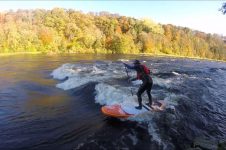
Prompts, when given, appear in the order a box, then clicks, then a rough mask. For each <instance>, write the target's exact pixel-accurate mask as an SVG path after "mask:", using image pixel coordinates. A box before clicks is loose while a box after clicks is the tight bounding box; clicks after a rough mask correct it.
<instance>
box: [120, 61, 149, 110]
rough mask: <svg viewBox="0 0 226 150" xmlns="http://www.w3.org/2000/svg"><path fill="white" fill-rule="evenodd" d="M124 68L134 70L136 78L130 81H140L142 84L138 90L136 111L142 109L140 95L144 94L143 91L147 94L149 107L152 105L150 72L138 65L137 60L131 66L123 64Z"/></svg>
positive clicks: (143, 66)
mask: <svg viewBox="0 0 226 150" xmlns="http://www.w3.org/2000/svg"><path fill="white" fill-rule="evenodd" d="M123 64H124V65H125V67H126V68H128V69H133V70H136V72H137V77H136V78H134V79H132V80H131V81H134V80H142V84H141V86H140V87H139V89H138V92H137V97H138V103H139V106H136V107H135V108H136V109H142V97H141V95H142V94H143V93H144V91H146V92H147V95H148V99H149V106H150V107H151V105H152V96H151V88H152V85H153V81H152V78H151V76H150V70H149V69H148V68H147V67H146V66H145V65H143V64H141V63H140V61H139V60H135V61H134V62H133V65H128V64H126V63H123Z"/></svg>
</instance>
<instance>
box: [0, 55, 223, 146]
mask: <svg viewBox="0 0 226 150" xmlns="http://www.w3.org/2000/svg"><path fill="white" fill-rule="evenodd" d="M134 58H138V59H142V60H146V63H147V64H149V65H150V66H152V68H153V70H157V71H156V72H154V74H153V76H154V77H156V80H155V78H154V87H153V92H152V93H153V94H154V97H160V98H161V99H164V98H165V97H167V95H166V93H170V94H171V95H174V96H171V97H170V101H171V102H172V103H173V102H175V103H176V104H175V108H176V111H175V112H170V111H164V112H162V113H158V114H156V115H154V116H152V119H151V121H152V122H144V121H143V122H139V121H131V120H130V121H129V120H127V121H120V120H117V119H113V118H108V117H105V116H103V115H102V114H101V112H100V107H101V105H100V104H97V103H95V101H94V99H95V94H96V92H95V85H96V84H97V83H96V82H89V83H88V84H85V85H83V86H81V87H77V88H73V89H70V90H62V89H60V88H57V87H56V84H57V83H59V82H62V81H59V80H55V79H53V78H52V76H51V75H50V74H51V73H52V71H53V70H54V69H56V68H58V67H60V66H61V65H63V64H65V63H71V64H83V63H87V62H88V63H91V64H92V63H103V64H105V63H106V62H108V61H113V62H114V63H116V64H120V62H119V61H118V60H119V59H134ZM0 59H1V61H0V150H11V149H12V150H14V149H15V150H16V149H23V150H25V149H26V150H29V149H38V150H40V149H51V150H53V149H57V150H58V149H60V150H61V149H186V148H188V147H189V146H191V145H192V143H193V142H194V139H196V138H199V137H201V138H205V139H208V140H209V141H219V140H222V139H225V138H226V128H225V125H226V63H222V62H208V61H197V60H196V61H195V60H188V59H173V58H154V57H145V56H139V57H135V56H128V55H127V56H125V55H124V56H122V55H121V56H119V55H63V56H43V55H18V56H5V57H0ZM110 67H111V66H110ZM119 80H120V79H119ZM121 80H124V78H122V79H121ZM162 80H163V81H170V82H169V83H167V84H166V85H162V84H160V83H158V82H157V81H162ZM112 84H113V83H112ZM150 125H153V126H152V127H151V128H150ZM153 128H154V130H156V132H155V133H157V135H158V138H159V139H160V141H159V140H157V139H158V138H156V137H155V135H154V134H152V133H153V132H152V130H153Z"/></svg>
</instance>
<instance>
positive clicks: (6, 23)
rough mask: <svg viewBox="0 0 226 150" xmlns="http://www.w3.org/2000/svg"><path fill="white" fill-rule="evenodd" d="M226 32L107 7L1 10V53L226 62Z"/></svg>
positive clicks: (4, 54) (1, 54)
mask: <svg viewBox="0 0 226 150" xmlns="http://www.w3.org/2000/svg"><path fill="white" fill-rule="evenodd" d="M224 38H225V37H222V36H220V35H217V34H207V33H204V32H200V31H196V30H191V29H189V28H186V27H179V26H174V25H171V24H167V25H164V24H157V23H155V22H153V21H152V20H148V19H135V18H131V17H126V16H120V15H118V14H110V13H108V12H100V13H94V12H90V13H83V12H81V11H76V10H72V9H62V8H54V9H52V10H44V9H34V10H17V11H7V12H0V56H9V55H18V54H47V55H57V54H59V55H60V54H132V55H150V56H157V57H158V56H163V57H165V56H171V57H180V58H192V59H206V60H214V61H219V60H220V61H224V62H225V61H226V43H225V42H224V41H223V39H224Z"/></svg>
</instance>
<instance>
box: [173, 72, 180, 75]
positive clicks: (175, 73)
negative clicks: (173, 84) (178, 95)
mask: <svg viewBox="0 0 226 150" xmlns="http://www.w3.org/2000/svg"><path fill="white" fill-rule="evenodd" d="M172 73H173V74H174V75H177V76H179V75H180V74H179V73H177V72H175V71H173V72H172Z"/></svg>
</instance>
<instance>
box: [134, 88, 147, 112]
mask: <svg viewBox="0 0 226 150" xmlns="http://www.w3.org/2000/svg"><path fill="white" fill-rule="evenodd" d="M145 89H146V88H145V85H143V84H142V85H141V86H140V88H139V89H138V92H137V98H138V103H139V106H138V107H136V109H141V108H142V97H141V95H142V93H144V91H145Z"/></svg>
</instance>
